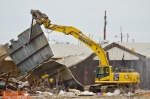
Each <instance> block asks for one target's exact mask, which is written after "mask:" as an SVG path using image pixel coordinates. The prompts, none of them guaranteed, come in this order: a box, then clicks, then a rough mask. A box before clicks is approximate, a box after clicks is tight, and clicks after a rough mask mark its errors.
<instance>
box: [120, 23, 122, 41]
mask: <svg viewBox="0 0 150 99" xmlns="http://www.w3.org/2000/svg"><path fill="white" fill-rule="evenodd" d="M120 32H121V42H122V27H121V26H120Z"/></svg>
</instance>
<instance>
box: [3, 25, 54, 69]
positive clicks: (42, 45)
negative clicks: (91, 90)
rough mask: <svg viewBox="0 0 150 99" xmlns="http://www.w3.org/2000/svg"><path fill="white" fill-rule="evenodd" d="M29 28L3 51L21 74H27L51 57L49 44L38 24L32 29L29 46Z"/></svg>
mask: <svg viewBox="0 0 150 99" xmlns="http://www.w3.org/2000/svg"><path fill="white" fill-rule="evenodd" d="M29 34H30V28H29V29H27V30H25V31H24V32H23V33H21V34H19V35H18V40H17V41H15V40H13V39H12V40H11V41H10V42H11V45H9V43H7V44H5V45H4V47H5V50H6V51H7V53H8V54H9V56H10V57H11V58H12V60H13V62H14V63H15V65H16V66H17V67H18V69H19V70H20V71H21V72H28V71H30V70H32V69H33V68H35V67H36V66H38V65H39V64H41V63H43V62H44V61H46V60H47V59H49V58H51V57H52V56H53V53H52V51H51V48H50V46H49V43H48V41H47V39H46V37H45V35H44V33H43V31H42V29H41V27H40V25H39V24H34V25H33V27H32V35H31V39H30V40H31V41H30V44H29Z"/></svg>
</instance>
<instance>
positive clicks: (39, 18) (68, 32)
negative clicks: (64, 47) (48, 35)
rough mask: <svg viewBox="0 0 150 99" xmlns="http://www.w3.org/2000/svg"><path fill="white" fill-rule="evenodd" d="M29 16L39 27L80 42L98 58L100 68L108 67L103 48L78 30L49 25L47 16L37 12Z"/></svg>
mask: <svg viewBox="0 0 150 99" xmlns="http://www.w3.org/2000/svg"><path fill="white" fill-rule="evenodd" d="M31 14H32V17H33V19H35V20H36V22H37V23H39V24H40V25H42V24H43V25H44V27H45V28H47V29H50V30H54V31H57V32H61V33H64V34H66V35H72V36H73V37H75V38H76V39H78V40H80V41H81V42H82V43H84V44H85V45H86V46H88V47H89V48H91V49H92V50H93V51H94V52H95V54H96V55H97V56H98V57H99V61H100V66H106V67H107V66H109V63H108V60H107V57H106V54H105V52H104V50H103V48H102V47H101V46H100V45H99V44H97V43H96V42H95V41H93V40H92V39H90V38H89V37H88V36H86V35H85V34H84V33H82V32H81V31H80V30H78V29H76V28H75V27H72V26H62V25H56V24H51V23H50V22H51V21H50V20H49V18H48V16H47V15H46V14H44V13H42V12H40V11H39V10H31Z"/></svg>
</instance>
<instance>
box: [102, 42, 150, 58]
mask: <svg viewBox="0 0 150 99" xmlns="http://www.w3.org/2000/svg"><path fill="white" fill-rule="evenodd" d="M112 47H119V48H122V50H125V51H127V52H130V53H133V54H134V55H136V56H138V57H140V56H144V57H146V58H150V43H138V42H113V43H111V44H109V45H107V46H106V47H104V49H105V51H107V50H109V49H111V48H112Z"/></svg>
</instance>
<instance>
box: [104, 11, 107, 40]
mask: <svg viewBox="0 0 150 99" xmlns="http://www.w3.org/2000/svg"><path fill="white" fill-rule="evenodd" d="M106 18H107V16H106V10H105V16H104V40H106V25H107V21H106Z"/></svg>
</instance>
